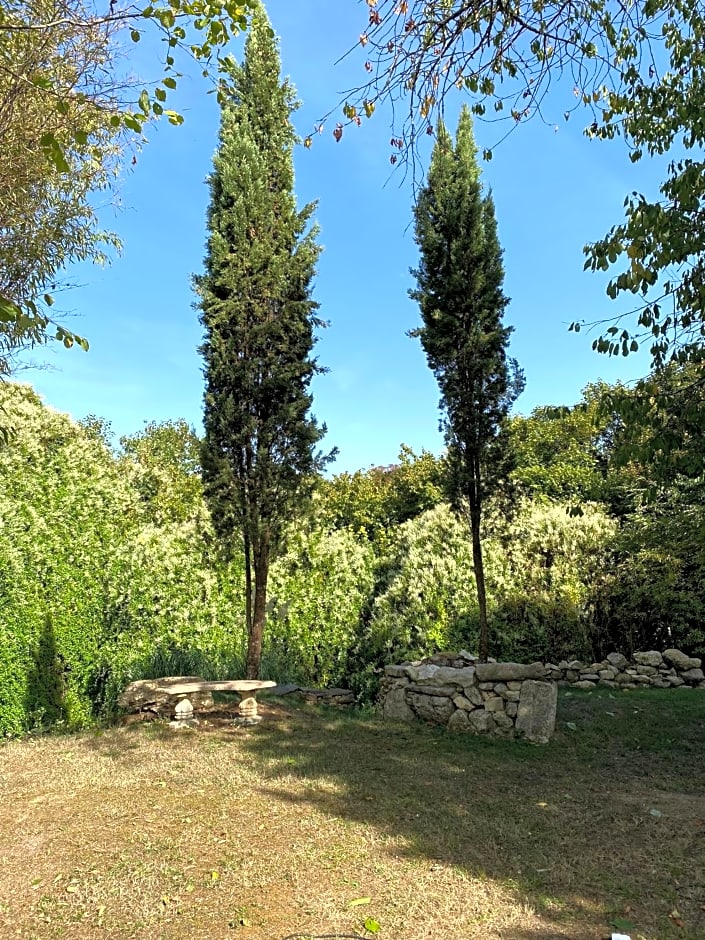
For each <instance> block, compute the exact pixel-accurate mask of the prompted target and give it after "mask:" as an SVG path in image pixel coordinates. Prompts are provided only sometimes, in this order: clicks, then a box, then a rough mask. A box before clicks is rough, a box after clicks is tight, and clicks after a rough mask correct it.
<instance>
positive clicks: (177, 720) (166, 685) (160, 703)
mask: <svg viewBox="0 0 705 940" xmlns="http://www.w3.org/2000/svg"><path fill="white" fill-rule="evenodd" d="M275 686H276V682H271V681H270V680H268V679H267V680H260V679H222V680H215V681H209V680H205V679H201V678H199V677H198V676H167V677H165V678H163V679H140V680H138V681H137V682H132V683H130V685H128V687H127V688H126V689H125V691H124V692H123V693H122V694H121V695H120V697H119V698H118V704H119V705H120V707H121V708H124V709H126V710H127V711H154V712H156V713H157V714H159V713H160V712H164V711H170V712H172V714H173V716H174V721H173V722H172V724H173V725H174V726H175V727H185V726H187V725H189V724H193V723H194V722H195V719H194V717H193V716H194V707H195V708H196V709H198V708H208V707H209V706H211V705H212V704H213V692H237V693H238V694H239V695H240V704H239V706H238V718H237V719H236V721H238V722H239V723H240V724H247V725H253V724H257V722H258V721H260V715H258V714H257V698H256V696H257V693H258V692H259V691H261V690H262V689H272V688H274V687H275Z"/></svg>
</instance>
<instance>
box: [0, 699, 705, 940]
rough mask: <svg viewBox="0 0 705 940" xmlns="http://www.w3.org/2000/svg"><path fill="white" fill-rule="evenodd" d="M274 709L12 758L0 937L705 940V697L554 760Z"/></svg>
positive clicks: (554, 752)
mask: <svg viewBox="0 0 705 940" xmlns="http://www.w3.org/2000/svg"><path fill="white" fill-rule="evenodd" d="M262 712H263V713H264V714H265V716H266V718H265V721H263V722H262V723H261V724H260V725H259V726H257V727H255V728H247V729H242V728H236V727H234V726H233V725H232V724H231V723H230V722H229V721H228V720H227V712H224V711H223V709H221V710H220V712H217V713H214V714H213V715H211V716H210V720H209V721H208V723H207V724H206V723H202V724H201V725H200V727H199V728H198V729H194V730H188V731H179V732H174V731H171V730H170V729H169V728H167V727H165V726H164V725H161V724H158V723H139V724H131V725H126V726H121V727H115V728H110V729H106V730H103V731H100V732H93V733H86V734H81V735H74V736H66V737H42V738H32V739H27V740H24V741H16V742H8V743H6V744H4V745H0V797H1V798H2V807H3V811H2V813H1V814H0V863H1V864H0V937H1V938H2V940H9V938H22V940H30V938H36V940H55V938H59V937H66V938H71V940H86V938H105V940H128V938H129V940H132V938H140V940H142V938H144V940H226V938H238V940H285V938H288V940H299V938H308V937H335V938H342V937H365V938H367V940H371V938H372V937H373V931H374V930H375V928H376V926H377V925H379V931H378V934H377V935H378V937H379V938H380V940H385V938H386V940H427V938H428V940H431V938H433V940H474V938H483V940H499V938H502V940H559V938H561V940H597V938H602V937H609V936H610V935H611V933H612V931H615V932H616V931H618V930H619V932H621V933H626V934H629V935H630V936H631V937H632V940H637V938H645V940H673V938H680V940H694V938H705V693H702V692H699V691H682V692H681V691H666V692H657V691H649V690H647V691H643V692H638V693H637V692H635V693H622V694H619V695H608V694H602V693H599V694H598V693H590V694H578V693H572V694H568V695H566V694H564V695H562V697H561V700H560V711H559V728H558V733H557V734H556V737H555V739H554V740H553V741H552V742H551V744H550V745H548V746H547V747H534V746H531V745H529V744H526V743H521V742H520V743H512V742H506V741H485V740H481V739H477V738H472V737H468V736H453V735H450V734H447V733H444V732H442V731H439V730H435V729H430V728H425V727H421V726H419V727H414V728H409V727H400V726H389V725H383V724H382V723H381V722H378V721H377V720H374V719H365V718H352V717H349V716H344V715H339V714H332V713H330V712H321V711H316V710H313V709H310V708H304V707H301V708H297V707H294V706H292V705H291V704H290V703H289V702H288V701H286V702H284V703H279V704H274V703H273V704H270V705H264V706H263V708H262ZM366 923H367V927H366V926H365V924H366ZM368 928H371V930H370V929H368Z"/></svg>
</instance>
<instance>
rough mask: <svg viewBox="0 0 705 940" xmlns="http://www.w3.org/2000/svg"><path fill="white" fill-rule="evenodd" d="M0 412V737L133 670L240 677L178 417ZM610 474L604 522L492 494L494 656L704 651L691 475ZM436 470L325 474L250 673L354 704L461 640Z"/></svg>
mask: <svg viewBox="0 0 705 940" xmlns="http://www.w3.org/2000/svg"><path fill="white" fill-rule="evenodd" d="M0 408H2V415H3V423H4V426H6V427H8V428H9V429H10V431H11V433H10V434H9V436H8V438H7V440H6V441H4V442H2V443H0V481H1V482H2V485H1V486H0V736H3V735H4V736H8V735H19V734H23V733H26V732H27V731H31V730H34V729H43V728H51V727H55V728H63V729H74V728H80V727H83V726H85V725H86V724H88V723H89V722H91V721H93V720H95V718H96V716H102V715H110V714H112V713H113V712H115V709H116V702H117V697H118V695H119V693H120V692H121V691H122V690H123V688H124V687H125V686H126V685H127V684H128V683H129V682H131V681H133V680H134V679H139V678H144V677H158V676H161V675H179V674H181V675H183V674H191V675H202V676H203V677H205V678H241V677H242V676H243V674H244V671H245V652H246V646H247V637H246V632H245V627H244V624H245V612H244V606H245V604H244V569H243V560H242V558H241V557H240V556H237V555H235V556H234V557H233V558H231V559H230V560H229V561H227V562H226V561H225V560H224V559H223V558H222V556H221V555H220V554H219V552H218V549H217V545H216V541H215V538H214V533H213V530H212V526H211V522H210V517H209V514H208V512H207V511H206V507H205V504H204V501H203V495H202V491H201V487H200V482H199V478H198V464H197V453H198V450H197V443H198V441H197V438H196V435H195V433H194V432H193V430H192V429H190V428H188V426H186V425H185V424H183V423H182V422H169V423H167V424H166V425H154V424H150V425H147V426H146V427H145V429H144V430H143V431H142V432H141V433H140V434H138V435H135V436H134V437H132V438H129V439H124V440H123V441H122V442H121V443H122V448H121V450H119V451H118V452H117V453H116V452H114V451H113V450H112V449H111V447H110V439H109V433H108V429H107V427H106V426H105V424H104V423H102V422H101V421H100V420H99V419H95V418H90V419H86V420H85V421H83V422H81V423H79V424H77V423H75V422H73V421H72V420H71V419H70V418H68V417H67V416H66V415H61V414H58V413H57V412H55V411H53V410H52V409H50V408H47V407H46V406H44V405H43V404H42V402H41V401H40V399H39V398H38V397H37V396H36V394H35V393H34V392H33V391H32V390H31V388H29V387H27V386H22V385H12V384H2V385H0ZM552 421H553V419H550V422H549V424H551V422H552ZM540 423H541V422H539V423H538V424H536V425H534V426H533V429H534V431H535V430H536V428H538V427H539V425H540ZM551 427H552V429H553V430H555V427H556V426H555V425H552V424H551ZM690 446H695V442H691V445H690ZM532 459H533V458H532ZM609 472H611V471H610V468H609V467H608V474H609ZM619 472H620V473H621V474H623V478H624V479H629V480H631V481H632V483H631V484H630V485H631V495H630V503H631V505H630V507H629V509H628V511H625V512H621V511H620V513H619V514H618V516H617V518H614V517H613V516H611V515H610V514H609V512H608V511H607V507H606V506H605V505H603V504H600V503H582V504H581V505H580V506H579V507H577V506H576V502H575V498H576V496H577V495H579V494H578V492H577V491H572V492H571V493H570V494H569V495H568V497H567V499H566V500H563V501H559V500H552V499H549V498H547V497H546V496H543V497H542V496H540V495H535V496H534V497H533V498H532V499H524V500H523V501H520V502H519V503H518V505H517V506H516V507H515V510H514V512H513V514H512V516H511V517H506V516H504V515H503V514H502V511H501V509H500V508H499V505H498V504H497V505H495V506H494V507H492V506H491V507H489V511H488V513H487V514H486V518H485V532H484V540H485V541H484V544H485V551H486V577H487V589H488V601H489V605H488V606H489V611H488V612H489V625H490V637H491V648H490V652H491V655H492V656H494V657H495V658H497V659H507V660H517V661H524V662H529V661H534V660H538V659H540V660H554V661H555V660H560V659H561V658H572V657H574V656H579V657H581V658H585V659H588V660H589V659H590V658H593V657H594V658H597V657H602V656H604V655H605V654H606V653H607V652H610V651H611V650H615V649H616V650H619V651H621V652H625V653H629V652H632V651H634V650H637V649H648V648H656V649H664V648H666V647H671V646H676V647H679V648H681V649H683V650H684V651H685V652H688V653H690V654H692V655H703V654H705V628H704V627H703V624H705V587H704V585H705V547H704V546H705V509H704V508H703V507H704V506H705V500H704V499H703V495H704V494H703V485H702V480H701V479H699V478H697V477H696V478H685V477H683V475H676V476H675V477H674V478H673V479H671V480H668V481H665V482H663V483H661V485H660V486H659V487H658V488H656V487H655V486H653V485H652V486H651V490H653V491H655V493H656V495H653V493H652V492H651V490H647V489H646V488H644V487H643V486H642V488H641V490H640V489H639V487H638V486H637V485H636V484H637V483H638V481H639V480H642V479H646V478H647V467H645V466H636V465H629V466H628V467H625V468H624V469H622V470H620V471H619ZM351 481H352V484H353V485H352V486H351ZM442 486H443V463H442V461H438V460H436V458H433V457H432V456H431V455H427V454H422V455H421V456H420V457H416V456H415V455H413V454H412V453H411V452H410V451H409V450H408V449H404V450H403V451H402V457H401V463H400V465H399V466H398V467H397V468H387V469H386V470H384V471H379V472H377V471H366V472H364V473H363V472H360V473H359V474H354V475H352V476H351V475H343V476H342V477H339V478H334V480H332V481H323V482H322V484H321V487H320V490H319V493H318V496H317V499H316V501H315V503H314V511H313V514H312V515H310V516H309V517H307V518H306V519H302V520H300V521H299V522H298V523H297V524H296V525H295V526H292V527H291V529H290V531H289V532H288V534H287V547H286V551H285V553H284V554H283V555H282V556H280V557H279V558H278V560H277V561H276V563H275V564H274V565H273V566H272V571H271V580H270V603H269V607H268V625H267V630H266V632H265V636H266V643H265V647H264V651H263V660H262V674H263V676H265V677H266V678H272V679H275V680H278V681H296V682H299V683H301V684H305V685H312V686H325V685H333V684H335V685H338V684H342V685H346V686H349V687H352V688H353V689H354V690H355V691H356V692H357V693H358V695H359V697H360V699H361V700H366V701H370V700H373V699H374V696H375V692H376V688H377V685H378V682H379V678H380V675H381V672H382V669H383V666H384V665H385V664H387V663H389V662H393V661H399V660H402V659H406V658H417V657H421V656H425V655H429V654H431V653H434V652H437V651H439V650H447V649H461V648H465V649H469V650H471V651H473V652H476V651H477V641H478V614H477V601H476V593H475V584H474V574H473V566H472V555H471V547H470V541H469V538H468V535H467V527H466V526H465V525H464V524H463V522H462V520H459V519H458V518H457V516H456V515H454V514H453V513H452V512H451V510H450V509H449V507H448V506H447V505H446V504H445V503H443V502H441V494H442Z"/></svg>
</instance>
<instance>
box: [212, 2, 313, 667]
mask: <svg viewBox="0 0 705 940" xmlns="http://www.w3.org/2000/svg"><path fill="white" fill-rule="evenodd" d="M223 95H224V97H223V105H222V119H221V128H220V140H219V146H218V151H217V154H216V156H215V159H214V168H213V173H212V174H211V177H210V192H211V201H210V208H209V210H208V230H209V238H208V251H207V255H206V260H205V273H204V274H203V275H202V276H199V277H197V278H195V284H196V288H197V291H198V296H199V304H198V305H199V307H200V310H201V320H202V323H203V326H204V329H205V340H204V343H203V346H202V347H201V352H202V353H203V356H204V360H205V374H206V392H205V440H204V446H203V473H204V483H205V490H206V496H207V498H208V501H209V504H210V506H211V511H212V514H213V521H214V524H215V526H216V529H217V531H218V533H219V535H220V536H221V538H222V540H223V543H224V545H225V546H227V547H229V548H230V549H232V548H234V547H235V546H236V545H240V544H241V545H242V548H243V549H244V555H245V574H246V604H247V625H248V634H249V647H248V658H247V674H248V676H250V677H256V676H257V675H258V672H259V666H260V658H261V649H262V635H263V629H264V622H265V615H266V593H267V579H268V572H269V564H270V556H271V554H272V553H273V552H276V550H277V548H278V547H279V543H280V541H281V538H282V536H283V534H284V530H285V526H286V524H287V523H288V522H289V521H290V520H291V519H292V517H293V516H294V515H295V514H296V513H297V511H298V510H299V507H300V506H301V503H302V501H303V500H304V499H305V497H306V494H307V492H308V491H309V490H310V488H311V485H312V482H313V481H312V477H313V474H314V473H315V471H316V470H317V469H319V468H320V466H321V465H322V463H323V458H322V457H321V456H320V454H318V453H317V452H316V449H315V448H316V445H317V444H318V442H319V441H320V439H321V437H322V436H323V434H324V431H325V429H324V428H323V429H322V428H320V427H319V426H318V424H317V423H316V421H315V419H314V418H313V417H312V416H311V415H310V407H311V403H312V398H311V395H310V392H309V385H310V382H311V380H312V378H313V377H314V375H315V374H316V373H317V372H320V371H321V370H320V368H319V367H318V365H317V363H316V360H315V359H314V358H312V355H311V352H312V349H313V345H314V342H315V336H314V331H315V329H316V327H318V326H321V325H322V322H321V321H320V320H319V319H318V318H317V317H316V315H315V311H316V308H317V304H316V303H315V302H314V301H313V300H312V299H311V282H312V280H313V277H314V273H315V264H316V260H317V258H318V255H319V251H320V249H319V248H318V246H317V244H316V230H315V228H311V227H310V225H309V222H310V218H311V215H312V212H313V209H314V206H313V205H307V206H305V207H304V208H303V209H302V210H298V209H297V207H296V200H295V196H294V193H293V186H294V170H293V159H292V149H293V146H294V143H295V140H296V136H295V132H294V129H293V127H292V124H291V113H292V111H293V110H294V108H295V107H296V101H295V96H294V91H293V89H292V87H291V85H290V84H289V82H288V81H284V82H282V81H281V78H280V62H279V52H278V46H277V41H276V39H275V38H274V34H273V32H272V28H271V26H270V24H269V20H268V19H267V15H266V13H265V11H264V9H262V8H260V9H259V10H258V11H257V12H256V14H255V15H254V16H253V19H252V22H251V27H250V33H249V35H248V38H247V43H246V45H245V57H244V62H243V64H242V66H240V67H238V68H235V69H233V71H232V75H231V78H230V82H229V86H228V88H227V90H226V89H224V90H223Z"/></svg>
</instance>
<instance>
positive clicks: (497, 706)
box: [485, 696, 504, 713]
mask: <svg viewBox="0 0 705 940" xmlns="http://www.w3.org/2000/svg"><path fill="white" fill-rule="evenodd" d="M485 708H486V709H487V711H488V712H491V713H495V712H504V699H503V698H501V697H500V696H497V697H496V698H491V699H488V701H486V702H485Z"/></svg>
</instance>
